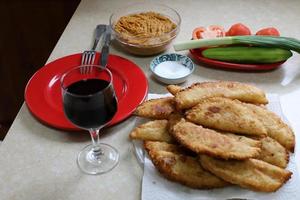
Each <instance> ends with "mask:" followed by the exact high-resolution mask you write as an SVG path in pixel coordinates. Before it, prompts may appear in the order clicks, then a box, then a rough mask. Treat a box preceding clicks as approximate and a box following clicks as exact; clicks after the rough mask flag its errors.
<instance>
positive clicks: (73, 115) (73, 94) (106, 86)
mask: <svg viewBox="0 0 300 200" xmlns="http://www.w3.org/2000/svg"><path fill="white" fill-rule="evenodd" d="M87 67H88V70H87ZM61 87H62V96H63V98H62V99H63V108H64V113H65V116H66V117H67V119H68V120H69V121H70V122H71V123H73V124H74V125H75V126H77V127H79V128H82V129H84V130H88V131H89V132H90V134H91V138H92V144H91V145H88V146H86V147H85V148H84V149H83V150H82V151H81V152H80V153H79V155H78V158H77V164H78V166H79V168H80V169H81V170H82V171H83V172H85V173H87V174H103V173H106V172H108V171H110V170H111V169H113V168H114V167H115V166H116V165H117V163H118V160H119V153H118V151H117V150H116V149H115V148H114V147H112V146H110V145H108V144H103V143H99V130H100V129H101V128H102V127H104V126H105V125H106V124H108V123H109V122H110V121H111V120H112V118H113V117H114V115H115V114H116V112H117V107H118V106H117V105H118V103H117V98H116V94H115V91H114V87H113V81H112V74H111V72H110V71H109V70H108V69H107V68H104V67H101V66H96V65H92V66H91V65H89V66H79V67H75V68H74V69H71V70H70V71H68V72H66V73H65V74H64V75H63V76H62V78H61Z"/></svg>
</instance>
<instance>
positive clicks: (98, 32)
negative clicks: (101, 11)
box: [92, 24, 107, 51]
mask: <svg viewBox="0 0 300 200" xmlns="http://www.w3.org/2000/svg"><path fill="white" fill-rule="evenodd" d="M106 26H107V25H105V24H99V25H97V27H96V30H95V41H94V44H93V47H92V51H95V49H96V48H97V45H98V42H99V40H100V38H101V36H102V34H103V33H105V31H106Z"/></svg>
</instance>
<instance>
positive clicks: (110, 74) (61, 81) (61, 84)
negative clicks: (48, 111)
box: [60, 65, 113, 97]
mask: <svg viewBox="0 0 300 200" xmlns="http://www.w3.org/2000/svg"><path fill="white" fill-rule="evenodd" d="M83 66H89V67H96V68H100V69H102V70H105V71H107V72H108V74H109V77H110V81H109V84H108V85H107V86H106V87H105V88H103V90H101V91H98V92H95V93H92V94H88V95H80V94H74V93H72V92H69V91H68V90H67V87H65V86H64V85H63V81H64V78H65V77H66V75H67V74H69V73H70V72H71V71H73V70H76V69H78V68H81V67H83ZM112 83H113V76H112V73H111V71H110V70H109V69H108V68H107V67H103V66H101V65H79V66H76V67H73V68H71V69H69V70H68V71H66V72H64V73H63V75H62V76H61V78H60V86H61V88H62V89H63V91H64V92H66V93H68V94H70V95H72V96H75V97H91V96H93V95H96V94H98V93H101V92H103V91H105V90H107V89H108V88H110V87H111V85H112Z"/></svg>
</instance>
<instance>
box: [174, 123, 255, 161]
mask: <svg viewBox="0 0 300 200" xmlns="http://www.w3.org/2000/svg"><path fill="white" fill-rule="evenodd" d="M170 134H171V135H173V136H174V138H175V139H176V140H177V141H178V142H179V143H180V144H181V145H183V146H184V147H186V148H188V149H190V150H192V151H194V152H196V153H203V154H207V155H210V156H214V157H218V158H223V159H238V160H243V159H247V158H252V157H255V156H258V154H259V152H260V148H257V147H253V146H249V145H246V144H245V143H242V142H239V141H237V140H236V139H233V138H231V137H228V136H226V135H224V134H222V133H219V132H217V131H214V130H212V129H206V128H203V127H202V126H198V125H195V124H193V123H191V122H186V121H185V120H181V121H180V122H179V123H177V124H176V125H175V126H174V128H173V131H172V132H170Z"/></svg>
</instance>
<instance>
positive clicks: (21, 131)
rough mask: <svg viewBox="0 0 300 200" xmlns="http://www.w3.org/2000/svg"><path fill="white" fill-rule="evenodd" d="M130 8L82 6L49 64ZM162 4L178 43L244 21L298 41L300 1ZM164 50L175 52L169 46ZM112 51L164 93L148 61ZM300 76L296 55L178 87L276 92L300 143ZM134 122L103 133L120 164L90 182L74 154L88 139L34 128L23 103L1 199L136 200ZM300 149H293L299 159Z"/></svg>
mask: <svg viewBox="0 0 300 200" xmlns="http://www.w3.org/2000/svg"><path fill="white" fill-rule="evenodd" d="M130 2H131V3H134V2H139V1H133V0H129V1H122V0H101V1H99V0H82V1H81V3H80V5H79V7H78V8H77V10H76V12H75V14H74V15H73V17H72V19H71V20H70V22H69V24H68V26H67V27H66V29H65V31H64V33H63V34H62V36H61V38H60V40H59V41H58V43H57V45H56V47H55V48H54V50H53V52H52V54H51V55H50V57H49V59H48V62H50V61H53V60H55V59H57V58H59V57H62V56H65V55H68V54H74V53H78V52H82V51H84V50H86V49H89V48H90V47H91V44H92V34H93V31H94V28H95V27H96V25H97V24H100V23H108V20H109V16H110V14H111V13H113V12H114V10H116V9H117V8H120V7H122V6H124V5H127V4H128V3H130ZM153 2H157V1H153ZM159 2H160V3H163V4H166V5H169V6H171V7H172V8H174V9H175V10H177V11H178V12H179V14H180V15H181V17H182V25H181V31H180V34H179V35H178V37H177V38H176V41H180V40H186V39H188V38H190V37H191V31H192V30H193V28H194V27H196V26H208V25H211V24H219V25H223V26H224V27H225V28H229V26H230V25H232V24H234V23H237V22H242V23H245V24H246V25H248V26H249V27H251V29H252V30H253V31H254V32H255V31H256V30H258V29H260V28H263V27H269V26H276V27H277V28H278V29H279V30H280V32H281V34H282V35H284V36H290V37H295V38H300V29H299V27H300V15H299V10H300V1H297V0H290V1H279V0H274V1H267V0H263V1H261V0H252V1H244V0H240V1H237V0H220V1H217V0H212V1H205V0H197V1H196V0H185V1H182V0H160V1H159ZM168 52H174V50H173V48H170V49H169V50H168ZM111 53H112V54H116V55H119V56H123V57H125V58H127V59H130V60H132V61H134V62H135V63H136V64H137V65H139V66H140V67H141V68H142V69H143V71H144V72H145V74H146V76H147V78H148V80H149V92H150V93H165V92H166V90H165V88H164V85H162V84H160V83H158V82H157V81H156V80H155V79H154V78H153V77H152V76H151V74H150V69H149V63H150V61H151V60H152V59H153V57H136V56H133V55H129V54H127V53H125V52H123V51H122V50H121V49H119V48H117V47H116V46H114V45H113V46H112V49H111ZM180 53H182V54H187V53H188V52H187V51H183V52H180ZM299 72H300V56H299V55H298V54H296V53H294V56H293V57H292V58H291V59H289V60H288V61H287V62H286V63H284V64H283V66H282V67H281V68H279V69H277V70H274V71H268V72H259V73H256V72H251V73H245V72H238V71H224V70H217V69H212V68H209V67H206V66H203V65H201V64H197V65H196V67H195V71H194V73H193V75H192V76H191V78H189V80H188V81H187V82H186V83H184V84H183V86H185V85H189V84H191V83H193V82H195V81H207V80H232V81H241V82H249V83H254V84H256V85H257V86H258V87H260V88H262V89H264V90H265V91H266V92H267V93H278V94H279V95H280V97H281V103H282V108H283V112H284V113H285V115H286V117H287V118H288V120H289V121H290V123H291V126H292V127H293V129H294V131H295V133H296V139H297V140H298V136H297V133H299V132H300V124H299V122H298V121H299V116H298V115H299V113H300V106H299V101H300V74H299ZM134 123H135V119H134V118H133V117H131V118H128V119H127V120H125V121H123V122H122V123H120V124H118V125H115V126H113V127H110V128H107V129H106V130H104V131H103V133H102V135H101V139H100V140H101V141H102V142H104V143H108V144H111V145H113V146H114V147H116V148H117V149H118V150H119V152H120V163H119V165H118V166H117V167H116V168H115V169H114V170H112V171H111V172H110V173H107V174H104V175H100V176H89V175H85V174H83V173H81V172H80V170H79V169H78V167H77V165H76V162H75V160H76V157H77V154H78V153H79V151H80V150H81V149H82V148H83V147H84V146H85V145H87V144H89V143H90V137H89V135H88V134H87V133H83V132H81V133H80V132H79V133H78V132H75V133H74V132H66V131H61V130H56V129H53V128H50V127H47V126H45V125H43V124H41V123H39V122H38V121H37V120H36V119H35V118H34V117H33V116H32V115H31V114H30V112H29V111H28V109H27V107H26V105H25V104H24V105H23V106H22V108H21V109H20V112H19V113H18V115H17V117H16V119H15V121H14V123H13V124H12V126H11V128H10V130H9V132H8V134H7V136H6V138H5V140H4V141H3V142H2V144H1V146H0V199H3V200H4V199H5V200H6V199H10V200H15V199H20V200H21V199H22V200H27V199H28V200H29V199H30V200H32V199H43V200H48V199H49V200H50V199H51V200H52V199H56V200H63V199H64V200H69V199H72V200H73V199H75V200H76V199H78V200H81V199H89V200H94V199H95V200H96V199H106V200H109V199H140V198H141V180H142V175H143V169H142V168H141V167H140V165H139V164H138V162H137V160H136V158H135V156H134V154H133V149H132V145H131V142H130V140H129V139H128V134H129V132H130V131H131V130H132V128H133V127H134ZM298 151H299V149H296V154H297V153H298ZM298 166H300V165H298Z"/></svg>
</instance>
